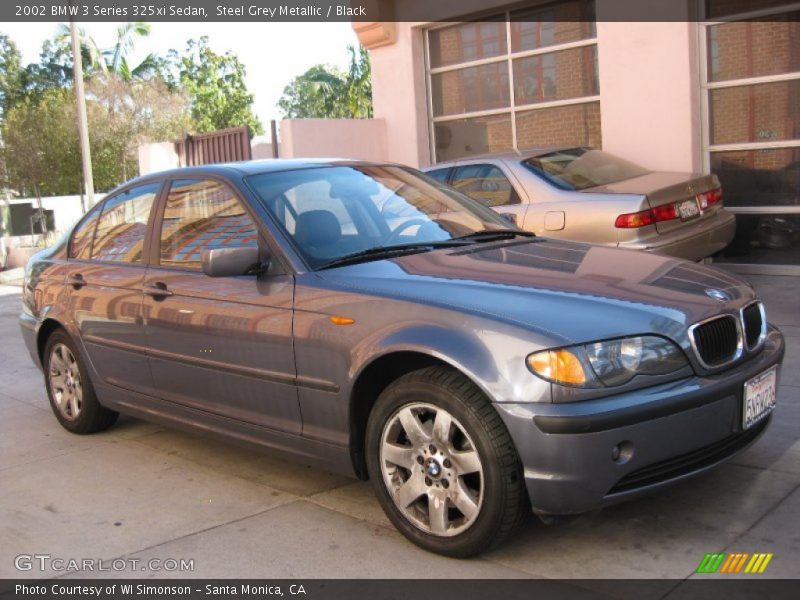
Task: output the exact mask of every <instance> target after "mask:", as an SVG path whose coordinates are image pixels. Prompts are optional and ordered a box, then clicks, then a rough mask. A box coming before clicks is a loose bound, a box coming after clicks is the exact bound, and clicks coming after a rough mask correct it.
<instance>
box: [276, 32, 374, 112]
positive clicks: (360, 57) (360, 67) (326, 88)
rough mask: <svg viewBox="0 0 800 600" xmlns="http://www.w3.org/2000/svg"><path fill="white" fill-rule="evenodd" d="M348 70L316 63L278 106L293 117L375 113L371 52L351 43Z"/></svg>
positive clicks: (296, 80) (289, 87)
mask: <svg viewBox="0 0 800 600" xmlns="http://www.w3.org/2000/svg"><path fill="white" fill-rule="evenodd" d="M347 49H348V52H349V53H350V64H349V66H348V69H347V71H346V72H345V71H341V70H339V69H336V68H334V67H330V66H327V65H315V66H313V67H311V68H310V69H308V70H307V71H306V72H305V73H303V74H302V75H299V76H298V77H295V78H294V79H293V80H292V81H291V82H290V83H289V85H287V86H286V87H285V88H284V90H283V95H282V96H281V98H280V100H278V108H280V110H281V112H282V113H283V115H284V116H285V117H287V118H290V119H363V118H370V117H372V81H371V70H370V62H369V54H368V53H367V51H366V49H365V48H363V47H361V46H359V48H358V50H356V49H355V48H354V47H353V46H348V48H347Z"/></svg>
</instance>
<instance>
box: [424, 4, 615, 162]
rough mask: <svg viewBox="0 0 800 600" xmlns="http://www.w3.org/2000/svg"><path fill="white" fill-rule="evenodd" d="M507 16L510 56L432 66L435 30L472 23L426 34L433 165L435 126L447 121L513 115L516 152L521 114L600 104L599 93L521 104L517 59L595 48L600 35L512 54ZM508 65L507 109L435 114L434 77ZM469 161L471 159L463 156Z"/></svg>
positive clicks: (507, 15) (507, 14)
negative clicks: (517, 99) (517, 91)
mask: <svg viewBox="0 0 800 600" xmlns="http://www.w3.org/2000/svg"><path fill="white" fill-rule="evenodd" d="M500 14H501V13H493V14H492V15H489V16H491V17H497V16H499V15H500ZM502 14H503V17H504V19H505V21H504V22H505V27H506V53H505V54H500V55H498V56H492V57H490V58H481V59H478V60H471V61H467V62H463V63H458V64H455V65H447V66H443V67H433V68H432V67H431V60H430V38H429V34H430V32H431V31H435V30H437V29H445V28H447V27H452V26H453V25H459V24H461V23H465V22H468V21H450V22H446V23H437V24H436V25H433V26H431V27H427V28H426V29H425V31H424V36H425V39H424V41H425V43H424V44H423V45H424V47H425V81H426V85H427V88H428V89H427V94H428V139H429V140H430V143H429V151H430V162H431V164H437V162H436V134H435V125H436V124H437V123H443V122H447V121H460V120H462V119H471V118H476V117H490V116H493V115H509V116H510V118H511V144H512V148H513V149H514V150H517V149H518V148H517V113H518V112H530V111H532V110H544V109H547V108H557V107H560V106H572V105H575V104H591V103H593V102H599V101H600V94H596V95H593V96H580V97H577V98H566V99H564V100H552V101H549V102H534V103H529V104H520V105H517V104H516V102H515V100H514V64H513V62H514V60H516V59H518V58H527V57H529V56H538V55H541V54H551V53H554V52H560V51H562V50H572V49H574V48H585V47H587V46H595V47H597V35H596V31H595V36H594V37H591V38H586V39H585V40H577V41H574V42H565V43H563V44H554V45H552V46H545V47H543V48H534V49H533V50H521V51H519V52H512V51H511V11H510V10H506V11H504V12H503V13H502ZM501 62H506V63H507V64H508V88H509V89H508V92H509V102H510V104H509V106H507V107H503V108H493V109H488V110H478V111H470V112H464V113H459V114H457V115H442V116H439V117H435V116H434V112H433V75H437V74H439V73H446V72H448V71H458V70H461V69H465V68H469V67H479V66H482V65H488V64H494V63H501ZM463 158H469V157H463Z"/></svg>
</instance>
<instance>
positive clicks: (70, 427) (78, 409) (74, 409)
mask: <svg viewBox="0 0 800 600" xmlns="http://www.w3.org/2000/svg"><path fill="white" fill-rule="evenodd" d="M43 356H44V361H43V362H44V365H43V367H44V381H45V386H46V388H47V396H48V398H49V400H50V407H51V408H52V409H53V413H54V414H55V416H56V419H58V422H59V423H61V426H62V427H63V428H64V429H66V430H67V431H70V432H72V433H77V434H89V433H97V432H99V431H104V430H106V429H108V428H109V427H111V426H112V425H113V424H114V423H115V422H116V420H117V417H118V416H119V413H117V412H114V411H112V410H108V409H107V408H105V407H103V406H101V405H100V403H99V402H98V401H97V395H96V394H95V391H94V387H93V386H92V382H91V380H90V379H89V374H88V372H87V371H86V365H85V364H84V362H83V359H82V358H81V355H80V353H79V352H78V351H77V349H76V347H75V343H74V342H73V341H72V338H71V337H70V336H69V335H68V334H67V332H66V331H64V330H63V329H58V330H56V331H54V332H53V333H52V334H50V337H48V338H47V343H46V344H45V347H44V355H43Z"/></svg>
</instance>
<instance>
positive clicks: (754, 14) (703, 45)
mask: <svg viewBox="0 0 800 600" xmlns="http://www.w3.org/2000/svg"><path fill="white" fill-rule="evenodd" d="M700 2H701V3H702V0H700ZM701 10H702V5H701ZM795 11H800V2H796V3H791V4H784V5H783V6H778V7H774V8H767V9H762V10H756V11H750V12H746V13H739V14H735V15H730V16H726V17H724V18H721V19H718V20H714V21H700V22H699V27H698V34H699V40H698V48H699V58H700V101H701V105H702V107H701V124H702V127H701V129H702V155H703V169H704V171H705V172H706V173H710V172H711V153H712V152H728V151H747V150H773V149H780V148H800V138H798V139H794V140H780V141H772V142H741V143H736V144H712V143H711V107H710V97H711V91H712V90H719V89H724V88H732V87H741V86H749V85H756V84H760V83H775V82H780V81H798V80H800V71H792V72H790V73H781V74H778V75H764V76H758V77H742V78H739V79H731V80H726V81H709V80H708V76H709V73H708V58H709V57H708V29H709V27H712V26H714V25H721V24H724V23H730V22H736V21H743V20H746V19H757V18H761V17H769V16H772V15H780V14H784V13H788V12H795ZM726 209H727V210H728V211H730V212H732V213H736V214H798V213H800V206H764V207H761V206H745V207H737V206H726Z"/></svg>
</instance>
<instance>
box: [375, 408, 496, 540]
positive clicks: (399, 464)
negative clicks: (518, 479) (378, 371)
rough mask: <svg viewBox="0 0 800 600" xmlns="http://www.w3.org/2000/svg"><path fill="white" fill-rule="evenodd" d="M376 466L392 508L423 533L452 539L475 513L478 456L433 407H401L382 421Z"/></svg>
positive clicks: (453, 422) (460, 430)
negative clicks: (390, 499) (389, 497)
mask: <svg viewBox="0 0 800 600" xmlns="http://www.w3.org/2000/svg"><path fill="white" fill-rule="evenodd" d="M380 467H381V472H382V475H383V481H384V484H385V485H386V487H387V489H388V490H389V493H390V495H391V497H392V500H393V501H394V503H395V505H396V506H397V508H398V509H399V510H400V511H401V512H402V514H403V516H405V518H406V519H408V521H409V522H411V523H413V524H414V525H415V526H416V527H418V528H419V529H421V530H423V531H424V532H426V533H429V534H433V535H437V536H442V537H452V536H454V535H458V534H460V533H463V532H464V531H466V530H467V529H469V527H471V526H472V525H473V524H474V523H475V520H476V519H477V517H478V515H479V514H480V511H481V505H482V503H483V487H484V486H483V466H482V464H481V459H480V456H479V455H478V451H477V449H476V446H475V444H474V443H473V441H472V439H471V438H470V436H469V434H468V433H467V432H466V430H465V429H464V426H463V425H462V424H461V423H460V422H459V421H458V420H457V419H455V417H453V415H451V414H450V413H449V412H447V411H446V410H444V409H442V408H440V407H438V406H434V405H432V404H425V403H413V404H407V405H405V406H403V407H401V408H400V409H399V410H398V411H396V412H395V413H394V414H393V415H392V417H391V418H390V419H388V420H387V422H386V424H385V426H384V428H383V433H382V435H381V447H380Z"/></svg>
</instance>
